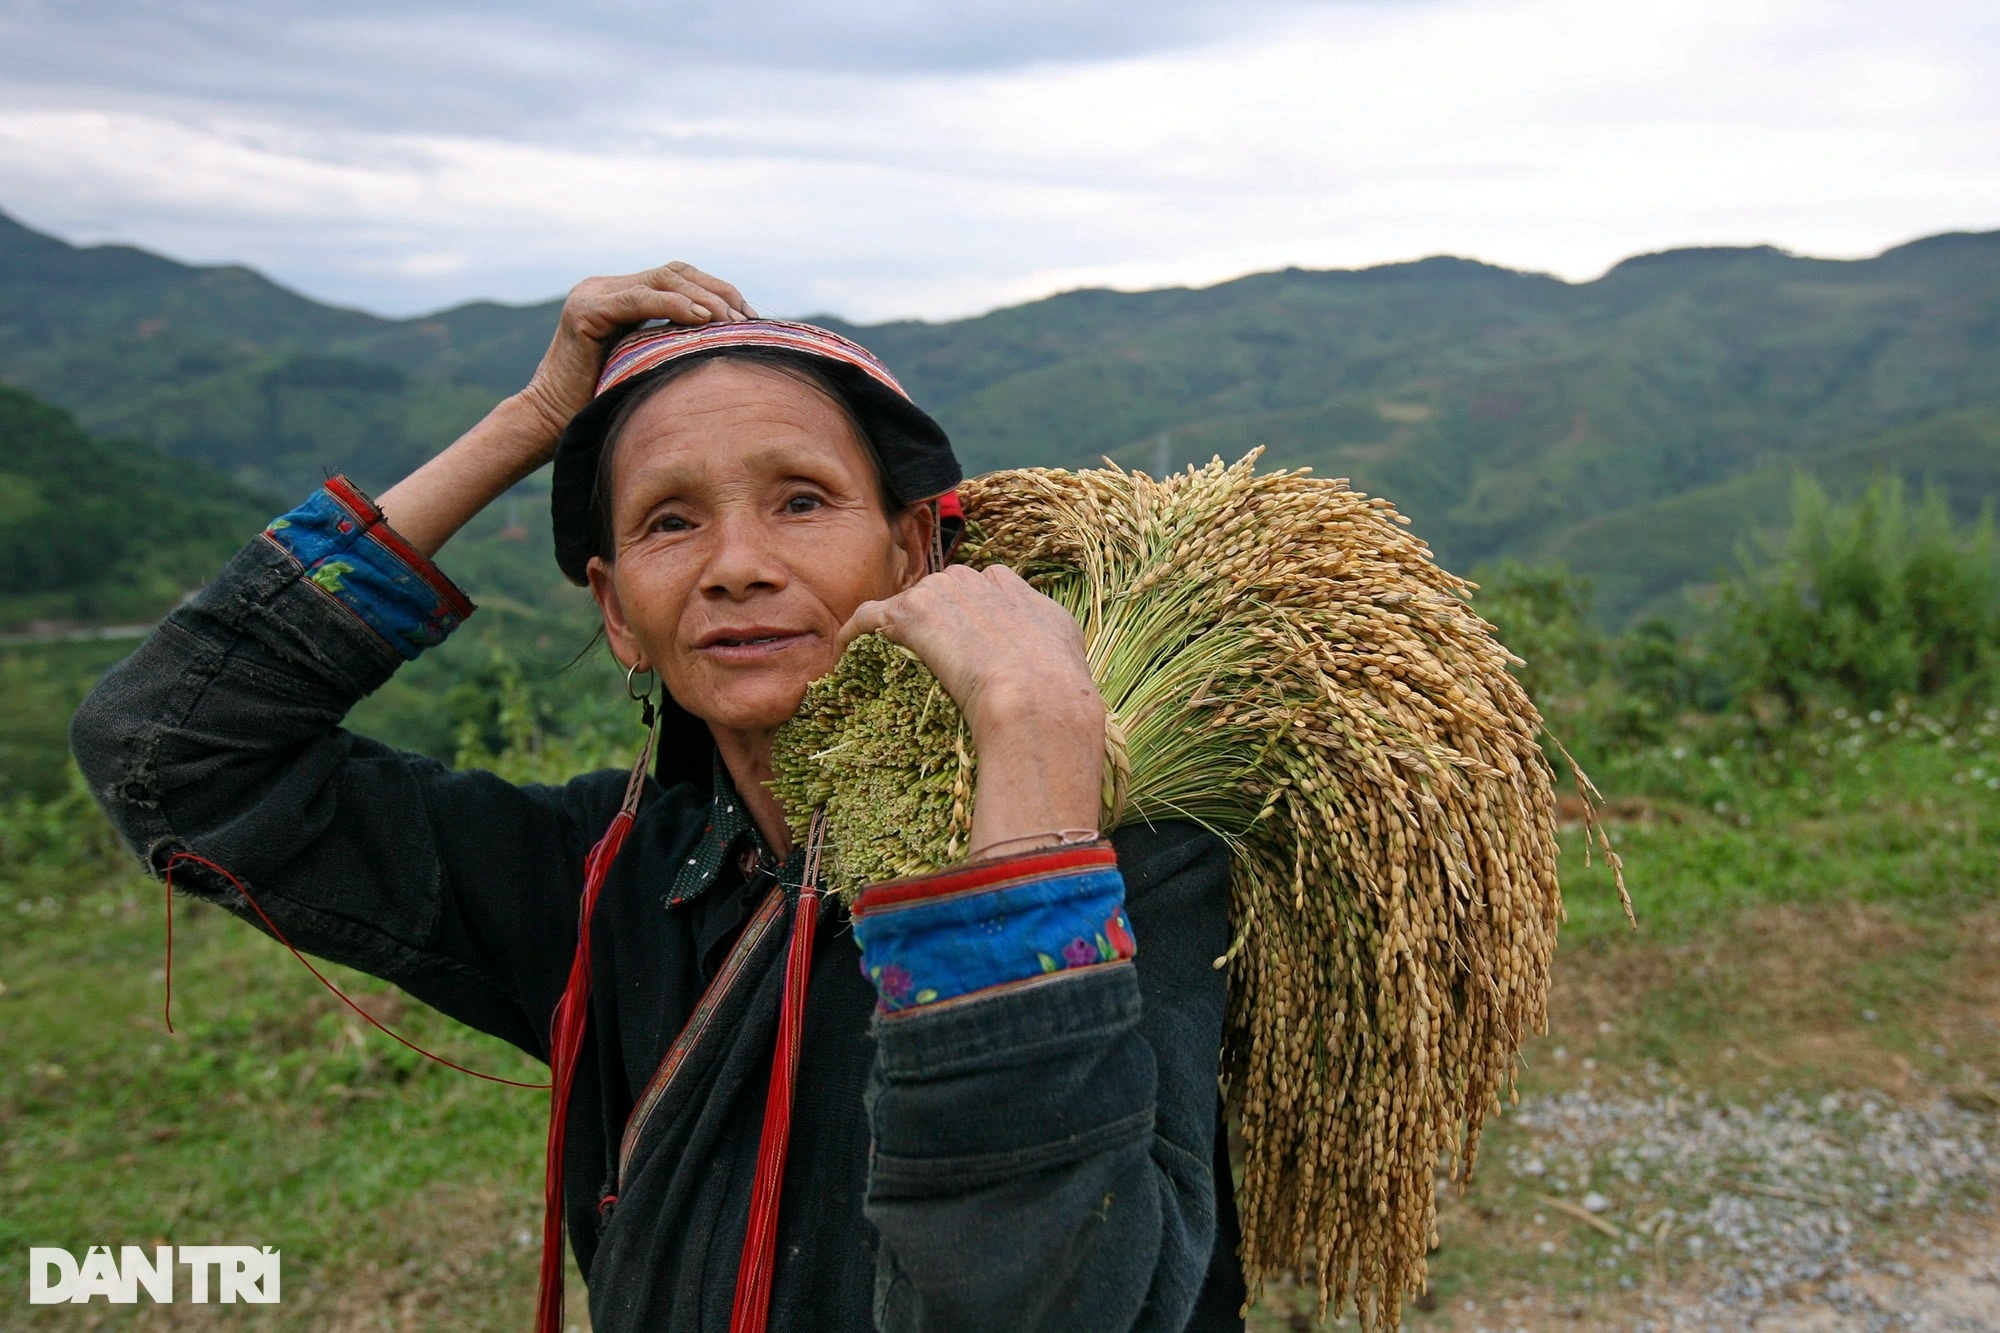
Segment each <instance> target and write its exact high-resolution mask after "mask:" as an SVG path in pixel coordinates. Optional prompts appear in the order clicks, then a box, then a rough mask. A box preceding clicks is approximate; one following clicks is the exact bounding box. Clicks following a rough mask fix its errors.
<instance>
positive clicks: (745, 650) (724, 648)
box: [696, 627, 812, 662]
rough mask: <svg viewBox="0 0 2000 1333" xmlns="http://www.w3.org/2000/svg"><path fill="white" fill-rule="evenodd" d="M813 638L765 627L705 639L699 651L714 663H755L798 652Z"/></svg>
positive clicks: (714, 634)
mask: <svg viewBox="0 0 2000 1333" xmlns="http://www.w3.org/2000/svg"><path fill="white" fill-rule="evenodd" d="M811 637H812V635H811V634H809V633H801V632H798V631H795V630H781V629H765V628H762V627H758V628H756V629H744V630H732V631H723V632H718V633H712V634H705V635H703V636H702V638H701V641H700V643H698V644H697V645H696V651H698V652H700V653H701V654H702V655H703V656H705V657H707V658H709V660H711V661H719V662H755V661H758V660H760V659H762V658H766V657H770V656H772V655H774V654H776V653H782V652H784V651H785V650H787V649H789V648H795V647H797V646H798V645H800V644H802V643H804V642H805V641H806V640H808V639H810V638H811Z"/></svg>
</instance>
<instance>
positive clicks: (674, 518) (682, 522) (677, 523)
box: [651, 514, 688, 532]
mask: <svg viewBox="0 0 2000 1333" xmlns="http://www.w3.org/2000/svg"><path fill="white" fill-rule="evenodd" d="M687 525H688V522H687V520H686V519H684V518H682V517H681V516H680V515H679V514H662V515H660V516H659V517H658V518H656V519H654V520H653V526H652V529H651V530H652V531H654V532H684V531H686V530H687Z"/></svg>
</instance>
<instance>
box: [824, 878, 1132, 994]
mask: <svg viewBox="0 0 2000 1333" xmlns="http://www.w3.org/2000/svg"><path fill="white" fill-rule="evenodd" d="M854 935H855V940H856V942H857V943H858V944H859V945H860V946H861V970H862V973H863V975H865V976H866V977H867V978H868V980H869V981H870V982H871V983H873V985H874V987H875V995H876V1006H875V1007H876V1012H877V1013H881V1014H893V1013H899V1012H902V1011H905V1010H909V1009H916V1008H921V1007H922V1006H924V1005H930V1004H935V1003H938V1002H939V1001H942V1000H951V999H956V998H958V997H960V996H964V995H971V994H974V993H977V992H980V991H986V990H990V989H993V988H995V987H1000V986H1007V985H1011V984H1014V983H1017V982H1022V981H1029V980H1038V979H1040V978H1043V977H1046V976H1048V975H1050V974H1053V973H1062V972H1073V971H1078V970H1081V969H1085V968H1093V967H1102V966H1105V965H1107V964H1117V963H1123V962H1126V961H1128V960H1130V959H1131V958H1132V956H1133V955H1134V954H1135V953H1136V952H1137V951H1138V942H1137V941H1136V940H1134V939H1133V938H1132V926H1131V922H1130V921H1129V920H1128V919H1127V917H1126V915H1125V881H1124V878H1123V877H1122V876H1121V875H1120V874H1119V873H1118V865H1117V859H1116V856H1115V855H1114V854H1113V852H1112V851H1111V848H1110V847H1109V846H1108V845H1104V844H1099V845H1095V846H1092V847H1088V848H1082V849H1077V850H1075V851H1069V850H1065V851H1063V852H1057V853H1049V852H1030V853H1027V854H1025V855H1023V856H1020V857H1009V858H1005V859H1002V860H998V861H992V862H982V863H979V864H976V865H972V866H963V867H957V868H955V869H953V870H949V871H944V872H941V873H940V874H938V875H933V876H923V877H919V878H917V879H913V880H899V881H896V882H895V883H893V884H888V885H876V886H873V887H871V888H870V889H868V890H866V891H865V892H864V893H863V894H862V895H861V900H860V902H858V903H857V904H856V905H855V911H854Z"/></svg>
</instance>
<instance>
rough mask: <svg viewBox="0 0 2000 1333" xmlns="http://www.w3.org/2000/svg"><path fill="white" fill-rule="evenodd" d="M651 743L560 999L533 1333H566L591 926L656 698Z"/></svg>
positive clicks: (621, 842)
mask: <svg viewBox="0 0 2000 1333" xmlns="http://www.w3.org/2000/svg"><path fill="white" fill-rule="evenodd" d="M644 717H645V723H646V743H645V744H644V745H643V746H642V747H640V750H639V760H638V762H637V763H635V764H633V765H632V776H631V777H630V778H629V779H627V781H626V783H625V799H624V801H623V803H622V804H620V806H619V808H618V813H617V815H615V816H614V817H613V818H612V820H611V827H609V828H607V829H606V830H604V836H603V837H602V838H600V839H598V841H597V845H596V846H595V847H593V848H591V849H590V855H589V856H588V857H586V858H585V859H584V863H583V896H582V898H581V899H580V900H579V901H578V903H577V914H576V915H577V924H576V953H575V955H574V956H573V957H572V958H571V959H570V965H569V982H568V984H567V985H565V986H564V987H563V994H562V999H560V1000H558V1001H557V1002H556V1009H555V1014H554V1016H553V1017H552V1018H551V1019H550V1021H549V1082H548V1084H547V1085H546V1086H547V1087H548V1088H549V1089H550V1091H549V1136H548V1148H547V1157H546V1159H545V1160H544V1162H543V1164H542V1272H541V1283H540V1286H539V1288H538V1290H537V1292H536V1295H535V1328H536V1329H537V1330H538V1333H561V1329H562V1316H563V1234H564V1218H563V1140H564V1134H565V1131H566V1130H567V1128H568V1123H569V1094H570V1089H571V1087H572V1086H574V1084H575V1083H576V1062H577V1056H578V1055H579V1054H580V1053H581V1052H582V1050H583V1029H584V1024H585V1023H586V1022H587V1021H588V1019H589V1017H590V920H591V915H592V913H593V912H595V911H596V909H597V891H598V890H599V889H600V888H602V887H603V886H604V877H605V875H606V874H608V873H609V872H610V870H611V863H612V862H613V861H615V860H617V859H618V853H619V851H620V849H622V848H623V847H624V846H625V837H626V835H627V834H629V833H630V832H631V831H632V821H633V820H634V819H635V818H637V817H638V812H639V797H640V796H641V794H642V793H644V791H645V789H646V774H647V772H648V771H649V770H650V769H651V767H652V762H653V745H654V743H655V742H656V741H657V740H658V739H659V734H660V731H659V718H658V715H657V714H655V713H654V711H653V705H652V702H651V700H648V701H647V702H646V706H645V713H644Z"/></svg>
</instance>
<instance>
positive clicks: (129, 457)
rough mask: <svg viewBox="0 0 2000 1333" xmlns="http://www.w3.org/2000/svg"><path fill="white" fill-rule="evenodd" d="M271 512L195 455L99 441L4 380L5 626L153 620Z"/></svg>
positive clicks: (1, 587)
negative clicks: (191, 459)
mask: <svg viewBox="0 0 2000 1333" xmlns="http://www.w3.org/2000/svg"><path fill="white" fill-rule="evenodd" d="M273 512H275V511H274V510H273V509H272V507H271V501H270V500H269V499H267V498H264V497H261V496H258V495H255V494H254V493H252V492H249V491H247V490H245V489H244V488H242V487H240V486H238V485H236V484H235V483H234V482H231V481H229V480H228V479H227V478H224V477H220V476H217V475H216V474H215V473H213V472H211V471H210V470H209V469H207V468H205V467H202V466H200V465H199V464H193V463H187V462H183V461H179V460H176V459H172V458H168V457H167V456H166V455H164V454H162V453H160V452H159V451H157V450H155V449H152V448H149V447H147V446H145V445H141V444H132V443H124V442H117V441H102V440H93V439H92V438H90V437H89V436H88V435H85V434H84V433H83V432H82V431H81V430H79V429H78V428H77V425H76V422H75V421H74V420H73V419H72V418H71V417H70V415H69V414H68V413H66V412H63V411H61V410H59V409H57V408H53V407H50V406H48V405H47V404H46V403H42V402H38V401H37V400H35V399H34V398H33V397H31V396H30V395H28V394H25V393H22V392H21V391H19V390H18V389H8V388H4V387H0V630H7V629H18V628H20V627H21V626H23V625H25V624H28V623H30V622H33V621H37V620H53V621H65V622H84V623H94V624H102V623H107V622H117V621H144V620H150V619H152V618H154V617H157V616H159V615H160V614H162V613H163V612H165V611H166V610H167V609H168V608H169V607H171V606H172V605H173V604H174V603H175V602H176V601H177V600H179V598H180V597H181V595H182V594H183V593H185V592H186V591H187V590H188V589H190V588H193V587H195V586H197V585H199V584H201V583H202V582H204V581H206V580H207V579H208V578H210V577H212V576H213V575H214V573H215V571H216V569H217V568H218V567H219V566H220V565H221V564H222V562H223V560H225V559H226V558H227V557H228V555H229V553H230V552H231V551H233V550H235V549H236V547H237V546H239V545H241V544H242V542H243V541H244V540H245V539H246V538H247V537H248V536H249V535H250V534H251V533H254V532H255V531H256V530H257V527H258V525H260V524H262V523H263V522H264V521H265V520H267V519H268V518H269V517H270V516H271V514H272V513H273Z"/></svg>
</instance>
